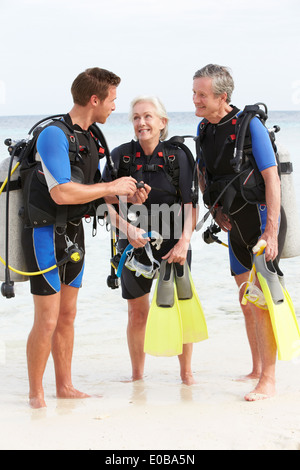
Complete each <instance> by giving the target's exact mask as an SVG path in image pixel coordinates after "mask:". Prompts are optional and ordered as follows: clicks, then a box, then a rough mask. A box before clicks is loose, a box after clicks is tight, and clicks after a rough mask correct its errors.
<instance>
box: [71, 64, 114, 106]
mask: <svg viewBox="0 0 300 470" xmlns="http://www.w3.org/2000/svg"><path fill="white" fill-rule="evenodd" d="M120 81H121V79H120V77H118V76H117V75H115V74H114V73H113V72H109V71H108V70H105V69H100V68H99V67H94V68H90V69H87V70H85V71H84V72H82V73H80V74H79V75H78V77H77V78H75V80H74V82H73V84H72V87H71V93H72V96H73V101H74V103H75V104H78V105H80V106H86V105H87V103H88V102H89V100H90V98H91V96H93V95H96V96H98V98H99V99H100V100H101V101H104V100H105V98H107V96H108V92H109V88H110V87H111V86H115V87H117V86H118V85H119V83H120Z"/></svg>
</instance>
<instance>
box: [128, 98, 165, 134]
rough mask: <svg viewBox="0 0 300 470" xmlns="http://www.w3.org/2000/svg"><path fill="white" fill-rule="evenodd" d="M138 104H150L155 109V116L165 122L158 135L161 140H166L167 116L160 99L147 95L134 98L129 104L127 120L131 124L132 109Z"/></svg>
mask: <svg viewBox="0 0 300 470" xmlns="http://www.w3.org/2000/svg"><path fill="white" fill-rule="evenodd" d="M138 103H151V104H152V105H153V106H154V108H155V111H156V114H157V116H158V117H159V118H161V119H165V120H166V125H165V127H164V128H163V129H162V131H161V134H160V138H161V140H166V138H167V137H168V125H169V118H168V115H167V111H166V109H165V107H164V105H163V104H162V102H161V101H160V99H159V98H157V97H156V96H147V95H142V96H137V97H136V98H134V100H132V102H131V104H130V112H129V119H130V121H131V122H133V108H134V107H135V105H136V104H138Z"/></svg>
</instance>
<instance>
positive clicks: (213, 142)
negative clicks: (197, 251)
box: [198, 107, 277, 276]
mask: <svg viewBox="0 0 300 470" xmlns="http://www.w3.org/2000/svg"><path fill="white" fill-rule="evenodd" d="M238 112H239V110H238V109H237V108H236V107H233V109H232V111H231V112H230V113H229V114H227V115H226V116H225V117H224V118H223V119H221V121H220V122H219V123H218V124H211V123H206V124H205V125H203V124H201V123H200V125H199V127H198V134H199V135H200V145H201V150H202V161H201V162H200V163H201V165H203V166H204V168H205V172H206V173H207V174H206V178H207V188H206V190H205V192H204V202H205V203H206V204H209V205H212V204H213V203H214V200H216V198H217V196H218V195H219V194H220V191H221V188H222V184H223V186H224V184H226V181H227V182H228V181H230V180H231V179H232V178H233V177H235V176H236V173H235V171H234V169H233V166H232V164H231V163H230V161H231V160H232V158H233V152H234V146H235V139H236V135H235V124H236V119H237V114H238ZM201 127H202V129H201ZM249 133H250V134H249V135H250V138H251V142H252V155H253V157H254V159H255V162H254V163H255V166H256V167H257V169H258V171H259V172H261V171H263V170H265V169H267V168H269V167H272V166H277V162H276V157H275V154H274V150H273V147H272V144H271V140H270V138H269V135H268V131H267V129H266V128H265V127H264V126H263V124H262V123H261V122H260V120H259V119H258V118H254V119H252V121H251V122H250V128H249ZM200 170H201V171H202V170H203V167H202V166H201V168H200ZM224 182H225V183H224ZM234 186H235V187H236V188H237V192H236V193H233V195H232V197H231V196H230V194H229V196H228V199H227V198H222V199H221V200H220V204H221V205H222V206H226V207H224V209H225V210H224V212H225V213H227V214H228V216H229V218H230V222H231V225H232V229H231V231H230V232H229V233H228V241H229V256H230V265H231V273H232V275H233V276H235V275H238V274H242V273H245V272H247V271H249V270H251V268H252V264H253V253H252V248H253V247H254V246H255V245H256V243H257V241H258V239H259V237H260V236H261V235H262V234H263V232H264V230H265V226H266V222H267V206H266V204H265V203H261V204H251V203H249V202H247V201H245V199H244V198H243V196H242V194H241V192H240V191H239V190H238V187H237V186H236V185H232V187H231V189H232V188H233V187H234Z"/></svg>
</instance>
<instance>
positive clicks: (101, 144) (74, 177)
mask: <svg viewBox="0 0 300 470" xmlns="http://www.w3.org/2000/svg"><path fill="white" fill-rule="evenodd" d="M48 125H51V126H53V125H55V126H57V127H59V128H60V129H62V130H63V132H64V133H65V136H66V137H67V139H68V143H69V159H70V164H71V181H73V182H77V183H81V184H94V183H97V182H99V181H100V180H101V174H100V171H99V169H98V166H99V159H100V158H103V157H104V156H106V154H107V152H108V149H107V146H106V143H105V139H104V137H103V135H102V133H101V131H100V129H99V128H98V126H96V124H93V125H92V126H91V127H90V128H89V129H88V131H82V130H81V129H80V128H79V126H73V125H72V121H71V118H70V116H69V115H65V116H63V120H61V119H60V120H58V119H54V120H51V121H50V123H48V124H47V126H48ZM45 127H46V126H44V127H36V128H35V129H34V131H33V138H32V140H31V141H30V144H29V145H28V146H27V148H26V149H25V151H24V154H23V155H22V156H21V160H22V161H21V167H20V175H21V186H22V189H23V197H24V214H23V217H24V222H25V226H26V227H33V228H36V227H43V226H46V225H55V227H56V230H59V231H63V230H64V228H65V226H66V224H67V222H70V221H78V220H80V219H81V218H82V217H84V216H86V215H88V216H94V217H96V210H97V207H98V206H99V205H100V204H102V203H104V200H103V199H99V200H97V201H93V202H91V203H88V204H78V205H58V204H56V203H55V202H54V201H53V199H52V198H51V196H50V193H49V189H48V186H47V183H46V179H45V175H44V173H43V169H42V164H41V161H40V160H39V159H38V158H37V149H36V143H37V139H38V136H39V135H40V133H41V132H42V130H44V129H45Z"/></svg>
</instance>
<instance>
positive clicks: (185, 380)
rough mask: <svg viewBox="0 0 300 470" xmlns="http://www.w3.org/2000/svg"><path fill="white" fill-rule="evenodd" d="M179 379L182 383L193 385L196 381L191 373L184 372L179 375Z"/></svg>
mask: <svg viewBox="0 0 300 470" xmlns="http://www.w3.org/2000/svg"><path fill="white" fill-rule="evenodd" d="M181 380H182V383H183V384H184V385H195V384H196V383H197V382H196V380H195V379H194V376H193V374H192V373H190V374H185V375H184V376H183V377H181Z"/></svg>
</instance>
